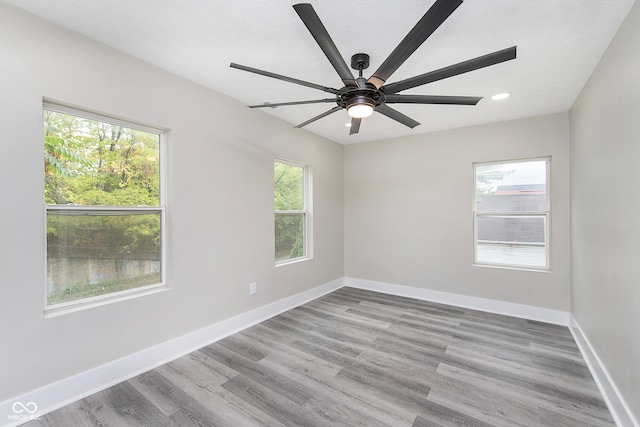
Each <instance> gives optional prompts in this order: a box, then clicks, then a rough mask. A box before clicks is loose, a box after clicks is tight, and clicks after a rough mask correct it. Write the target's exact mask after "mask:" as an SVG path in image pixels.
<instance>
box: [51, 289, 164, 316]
mask: <svg viewBox="0 0 640 427" xmlns="http://www.w3.org/2000/svg"><path fill="white" fill-rule="evenodd" d="M169 289H170V288H169V287H168V286H167V285H165V284H158V285H151V286H147V287H145V288H138V289H132V290H130V291H124V292H118V293H114V294H111V295H102V296H99V297H95V298H91V299H90V300H89V299H86V300H78V301H72V302H69V303H63V304H55V305H51V306H46V307H45V309H44V318H45V319H49V318H52V317H57V316H62V315H64V314H69V313H75V312H77V311H82V310H86V309H89V308H93V307H100V306H103V305H107V304H112V303H116V302H119V301H126V300H130V299H133V298H138V297H142V296H146V295H152V294H157V293H159V292H164V291H167V290H169Z"/></svg>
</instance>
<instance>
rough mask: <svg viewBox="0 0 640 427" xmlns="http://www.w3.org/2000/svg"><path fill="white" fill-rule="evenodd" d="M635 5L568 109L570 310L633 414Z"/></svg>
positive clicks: (638, 302) (637, 275) (638, 413)
mask: <svg viewBox="0 0 640 427" xmlns="http://www.w3.org/2000/svg"><path fill="white" fill-rule="evenodd" d="M638 52H640V4H639V3H638V2H636V3H635V5H634V6H633V8H632V9H631V12H630V13H629V15H628V16H627V18H626V20H625V22H624V24H623V25H622V27H621V28H620V29H619V30H618V33H617V35H616V37H615V39H614V40H613V42H612V43H611V45H610V46H609V49H608V50H607V52H606V53H605V55H604V56H603V58H602V60H601V62H600V64H599V65H598V67H597V68H596V70H595V72H594V73H593V75H592V76H591V78H590V80H589V81H588V83H587V84H586V86H585V88H584V89H583V91H582V93H581V95H580V97H579V98H578V100H577V101H576V103H575V104H574V106H573V108H572V109H571V112H570V118H571V190H572V194H571V205H572V209H571V210H572V213H571V232H572V233H571V234H572V237H571V274H572V280H571V310H572V313H573V316H574V317H575V319H576V321H577V322H578V324H579V325H580V327H581V328H582V330H583V332H584V334H585V335H586V337H587V339H588V340H589V341H590V343H591V345H592V346H593V348H594V349H595V351H596V353H597V354H598V356H599V358H600V359H601V361H602V363H603V364H604V365H605V367H606V369H607V371H608V372H609V374H610V376H611V377H612V378H613V380H614V382H615V383H616V385H617V387H618V389H619V390H620V392H621V393H622V395H623V396H624V398H625V400H626V401H627V403H628V404H629V406H630V407H631V410H632V412H633V413H634V415H635V417H636V418H637V419H640V367H639V364H640V262H638V261H639V257H638V254H639V252H638V242H640V223H639V222H638V213H639V212H640V197H639V194H640V191H639V189H640V172H639V167H638V165H639V163H638V162H639V160H640V108H639V107H638V102H640V55H638Z"/></svg>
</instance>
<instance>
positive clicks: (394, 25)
mask: <svg viewBox="0 0 640 427" xmlns="http://www.w3.org/2000/svg"><path fill="white" fill-rule="evenodd" d="M0 1H2V2H4V3H8V4H11V5H14V6H16V7H19V8H22V9H24V10H26V11H29V12H31V13H33V14H35V15H38V16H41V17H43V18H45V19H47V20H49V21H52V22H54V23H57V24H59V25H61V26H64V27H67V28H69V29H71V30H73V31H76V32H78V33H81V34H83V35H86V36H88V37H90V38H93V39H95V40H98V41H100V42H102V43H104V44H106V45H109V46H112V47H114V48H116V49H118V50H120V51H123V52H126V53H128V54H130V55H133V56H136V57H138V58H141V59H143V60H145V61H147V62H149V63H152V64H155V65H157V66H159V67H161V68H164V69H166V70H168V71H171V72H173V73H175V74H178V75H181V76H183V77H185V78H188V79H190V80H193V81H195V82H197V83H199V84H202V85H204V86H206V87H209V88H211V89H213V90H216V91H218V92H221V93H223V94H225V95H228V96H230V97H232V98H235V99H237V100H239V101H241V102H242V103H246V104H261V103H264V102H285V101H301V100H307V99H321V98H326V97H330V95H328V94H326V93H323V92H321V91H318V90H314V89H311V88H307V87H303V86H299V85H294V84H291V83H286V82H282V81H278V80H275V79H270V78H268V77H264V76H260V75H256V74H251V73H247V72H244V71H241V70H236V69H232V68H230V67H229V64H230V63H231V62H235V63H239V64H242V65H247V66H250V67H254V68H259V69H263V70H267V71H271V72H274V73H278V74H283V75H287V76H290V77H294V78H298V79H301V80H306V81H310V82H314V83H317V84H320V85H323V86H329V87H334V88H340V87H341V86H342V82H341V80H340V79H339V78H338V76H337V74H336V72H335V70H334V69H333V68H332V66H331V64H330V63H329V61H328V60H327V59H326V57H325V56H324V55H323V53H322V51H321V50H320V48H319V47H318V45H317V44H316V42H315V41H314V39H313V38H312V37H311V35H310V34H309V32H308V30H307V28H306V27H305V26H304V24H303V23H302V21H301V20H300V18H299V17H298V15H297V14H296V13H295V11H294V9H293V8H292V7H291V6H292V5H293V4H295V3H297V2H296V1H285V0H242V1H240V0H224V1H212V0H108V1H105V0H103V1H98V0H56V1H45V0H0ZM634 1H635V0H467V1H465V2H464V3H463V4H462V5H461V6H460V7H459V8H458V9H457V10H456V11H455V12H454V13H453V14H452V15H451V16H450V17H449V18H448V19H447V20H446V21H445V22H444V23H443V24H442V25H441V26H440V27H439V28H438V29H437V30H436V31H435V32H434V33H433V35H432V36H431V37H429V38H428V39H427V41H426V42H425V43H424V44H423V45H422V46H421V47H420V48H418V50H417V51H416V52H415V53H414V54H413V55H412V56H411V57H410V58H409V59H408V60H407V61H406V62H405V63H404V64H403V65H402V66H401V67H400V68H399V69H398V70H397V71H396V72H395V73H394V74H393V76H391V78H390V79H389V80H388V83H391V82H394V81H398V80H401V79H405V78H408V77H412V76H414V75H418V74H422V73H425V72H428V71H432V70H435V69H438V68H441V67H444V66H448V65H452V64H455V63H458V62H461V61H464V60H467V59H471V58H475V57H477V56H481V55H484V54H487V53H491V52H494V51H497V50H501V49H504V48H507V47H510V46H514V45H517V46H518V53H517V59H515V60H512V61H508V62H505V63H502V64H498V65H494V66H491V67H487V68H484V69H481V70H477V71H473V72H470V73H466V74H462V75H459V76H455V77H451V78H448V79H446V80H441V81H438V82H434V83H431V84H428V85H424V86H421V87H419V88H414V89H410V90H407V91H405V92H403V94H428V95H465V96H481V97H484V99H482V100H481V101H480V102H479V103H478V105H476V106H449V105H399V104H396V105H394V106H393V107H394V108H395V109H397V110H399V111H401V112H403V113H404V114H406V115H408V116H410V117H411V118H413V119H415V120H417V121H418V122H420V123H421V125H420V126H418V127H416V128H414V129H409V128H407V127H405V126H403V125H401V124H399V123H397V122H395V121H393V120H391V119H389V118H387V117H385V116H382V115H381V114H374V115H373V116H372V117H370V118H366V119H364V120H363V122H362V126H361V127H360V133H359V134H357V135H352V136H349V135H348V133H349V131H348V129H347V128H346V127H345V124H346V123H347V122H348V121H349V120H348V116H347V113H346V111H339V112H337V113H335V114H332V115H330V116H328V117H325V118H323V119H321V120H318V121H316V122H314V123H312V124H310V125H308V126H307V127H306V129H307V130H309V131H310V132H313V133H316V134H318V135H321V136H324V137H326V138H328V139H331V140H333V141H336V142H339V143H342V144H349V143H356V142H365V141H372V140H378V139H386V138H392V137H398V136H404V135H414V134H419V133H426V132H433V131H437V130H444V129H451V128H456V127H463V126H470V125H476V124H482V123H491V122H496V121H504V120H511V119H517V118H522V117H530V116H536V115H541V114H548V113H556V112H562V111H567V110H568V109H569V108H570V107H571V105H572V104H573V102H574V101H575V99H576V97H577V95H578V93H579V92H580V90H581V89H582V87H583V85H584V83H585V82H586V81H587V79H588V77H589V76H590V74H591V73H592V71H593V70H594V68H595V66H596V65H597V63H598V61H599V60H600V58H601V57H602V54H603V53H604V51H605V50H606V48H607V46H608V45H609V43H610V41H611V39H612V38H613V36H614V35H615V32H616V31H617V29H618V27H619V26H620V24H621V23H622V21H623V19H624V17H625V16H626V15H627V13H628V12H629V10H630V8H631V6H632V5H633V3H634ZM433 3H434V0H426V1H424V0H423V1H418V0H402V1H396V2H390V1H388V0H386V1H385V0H349V1H336V0H311V4H312V5H313V7H314V9H315V11H316V12H317V14H318V16H319V17H320V19H321V20H322V22H323V23H324V25H325V27H326V28H327V30H328V32H329V34H330V35H331V37H332V38H333V40H334V42H335V44H336V46H337V47H338V49H339V51H340V53H341V54H342V56H343V57H344V58H345V61H346V62H347V64H349V63H350V57H351V55H353V54H355V53H358V52H364V53H367V54H369V55H370V56H371V66H370V67H369V69H367V70H365V72H364V75H365V77H368V76H369V73H372V72H373V71H374V70H375V69H376V68H377V67H378V66H379V65H380V64H381V63H382V61H384V59H386V57H387V56H388V55H389V53H391V51H392V50H393V49H394V48H395V47H396V45H397V44H398V43H399V42H400V40H402V39H403V38H404V36H405V35H406V34H407V33H408V32H409V30H410V29H411V28H412V27H413V26H414V25H415V24H416V22H417V21H418V20H419V19H420V18H421V17H422V16H423V15H424V13H425V12H426V11H427V10H428V9H429V7H430V6H431V5H432V4H433ZM354 73H355V72H354ZM499 92H510V93H511V94H512V96H511V97H510V98H508V99H507V100H504V101H491V99H490V97H491V95H493V94H496V93H499ZM331 107H333V105H332V104H313V105H300V106H287V107H278V108H266V109H261V111H258V110H254V114H263V112H262V111H264V112H266V113H268V114H273V115H274V116H277V117H279V118H281V119H283V120H285V121H287V122H290V123H291V124H292V125H296V124H299V123H301V122H304V121H306V120H307V119H309V118H311V117H313V116H315V115H317V114H320V113H322V112H323V111H326V110H329V109H330V108H331Z"/></svg>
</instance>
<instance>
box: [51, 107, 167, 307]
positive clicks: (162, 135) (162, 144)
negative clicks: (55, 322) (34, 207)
mask: <svg viewBox="0 0 640 427" xmlns="http://www.w3.org/2000/svg"><path fill="white" fill-rule="evenodd" d="M45 110H47V111H53V112H57V113H62V114H68V115H73V116H77V117H82V118H85V119H90V120H96V121H100V122H103V123H109V124H112V125H117V126H124V127H127V128H129V129H135V130H140V131H143V132H148V133H153V134H155V135H158V136H159V147H158V155H159V157H160V158H159V160H158V165H159V175H160V177H159V178H160V182H159V185H160V203H159V205H158V206H77V205H72V206H69V205H53V204H47V203H45V204H44V252H45V253H44V260H45V261H44V262H45V268H44V314H45V317H50V316H56V315H59V314H65V313H69V312H74V311H78V310H83V309H86V308H90V307H97V306H101V305H105V304H109V303H112V302H117V301H122V300H125V299H130V298H134V297H138V296H143V295H149V294H153V293H157V292H160V291H163V290H165V289H167V283H166V278H167V272H166V269H167V256H166V254H167V220H166V218H167V216H166V187H167V186H166V175H167V167H166V139H167V130H165V129H161V128H157V127H151V126H147V125H143V124H140V123H136V122H132V121H129V120H124V119H119V118H115V117H112V116H107V115H104V114H100V113H95V112H91V111H87V110H82V109H79V108H76V107H70V106H67V105H63V104H59V103H55V102H52V101H48V100H45V101H44V102H43V103H42V111H43V113H44V111H45ZM50 211H60V212H61V213H62V212H68V213H72V212H84V213H89V212H92V211H93V212H96V213H98V212H105V213H108V212H113V213H116V212H121V213H122V212H132V213H139V212H148V213H154V214H158V213H159V214H160V280H161V281H160V283H156V284H152V285H144V286H140V287H137V288H132V289H127V290H123V291H117V292H112V293H109V294H105V295H98V296H93V297H87V298H81V299H77V300H74V301H67V302H63V303H58V304H52V305H49V304H48V303H47V299H48V298H47V297H48V292H47V291H48V289H47V279H48V277H47V259H48V258H47V213H48V212H50Z"/></svg>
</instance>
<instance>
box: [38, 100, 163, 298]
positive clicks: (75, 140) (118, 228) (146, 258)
mask: <svg viewBox="0 0 640 427" xmlns="http://www.w3.org/2000/svg"><path fill="white" fill-rule="evenodd" d="M162 137H163V132H162V131H159V130H154V129H148V128H145V127H142V126H138V125H135V124H132V123H125V122H121V121H118V120H112V119H110V118H107V117H102V116H97V115H95V114H92V113H86V112H82V111H78V110H75V109H70V108H67V107H63V106H58V105H53V104H45V107H44V179H45V191H44V202H45V209H46V219H47V222H46V235H47V289H46V306H47V307H54V308H57V307H59V306H66V305H70V304H75V303H78V302H80V301H82V302H85V301H87V300H90V301H93V300H95V299H96V298H101V297H104V296H106V295H112V294H118V293H123V292H131V291H132V290H134V289H139V288H143V287H149V286H156V285H161V284H162V282H163V277H162V224H163V222H164V220H163V218H164V207H163V201H162V194H161V193H162V192H161V186H160V182H161V172H162V167H161V162H160V160H161V158H160V156H161V139H162Z"/></svg>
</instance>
